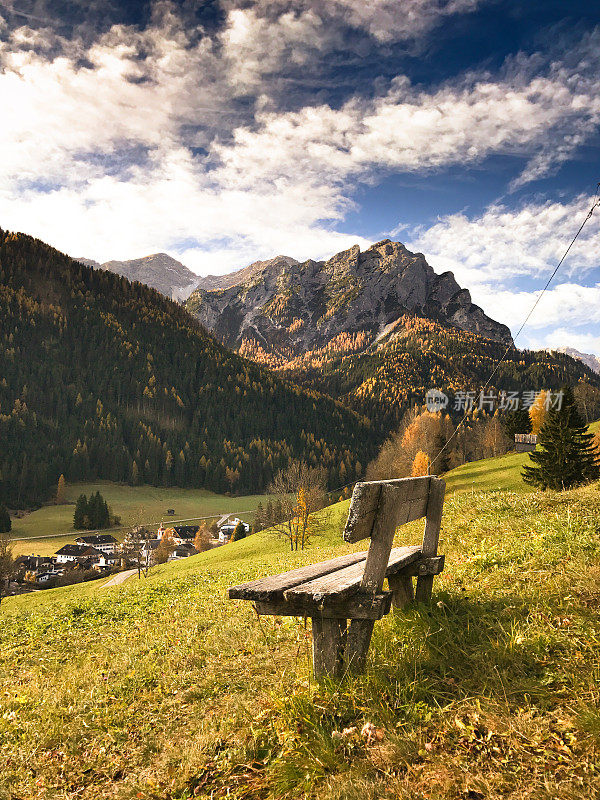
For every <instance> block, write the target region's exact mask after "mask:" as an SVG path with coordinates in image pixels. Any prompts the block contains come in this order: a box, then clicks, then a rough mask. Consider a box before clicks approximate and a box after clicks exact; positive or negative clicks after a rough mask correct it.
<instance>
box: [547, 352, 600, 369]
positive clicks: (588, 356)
mask: <svg viewBox="0 0 600 800" xmlns="http://www.w3.org/2000/svg"><path fill="white" fill-rule="evenodd" d="M549 352H553V353H565V354H566V355H568V356H571V358H576V359H577V360H578V361H582V362H583V363H584V364H585V365H586V367H589V368H590V369H591V370H593V371H594V372H597V373H599V374H600V358H598V356H595V355H593V353H580V352H579V350H576V349H575V348H574V347H559V348H557V349H554V348H552V349H550V350H549Z"/></svg>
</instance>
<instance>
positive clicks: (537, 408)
mask: <svg viewBox="0 0 600 800" xmlns="http://www.w3.org/2000/svg"><path fill="white" fill-rule="evenodd" d="M549 399H550V398H549V396H548V392H546V391H545V390H544V389H542V391H541V392H540V393H539V394H538V395H537V397H536V398H535V400H534V402H533V405H532V406H531V408H530V409H529V416H530V418H531V432H532V433H534V434H538V433H539V432H540V430H541V428H542V425H543V424H544V420H545V419H546V414H547V413H548V405H549Z"/></svg>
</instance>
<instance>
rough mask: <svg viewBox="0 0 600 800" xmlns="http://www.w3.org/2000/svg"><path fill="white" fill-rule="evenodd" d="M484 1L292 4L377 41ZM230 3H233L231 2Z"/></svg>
mask: <svg viewBox="0 0 600 800" xmlns="http://www.w3.org/2000/svg"><path fill="white" fill-rule="evenodd" d="M486 1H487V0H402V2H399V0H299V2H295V3H294V6H295V7H298V6H302V7H304V8H310V9H312V10H314V11H316V12H317V13H318V14H320V15H322V16H323V17H325V18H328V19H330V20H336V19H337V20H338V23H339V22H344V23H346V24H348V25H350V26H351V27H354V28H359V29H362V30H364V31H366V32H367V33H369V34H370V35H371V36H373V37H374V38H375V39H377V40H379V41H380V42H385V43H389V42H393V41H403V40H412V39H416V38H418V37H422V36H424V35H425V34H427V33H429V32H430V31H431V30H433V29H434V28H435V27H437V26H438V25H440V24H442V23H443V21H444V20H445V19H447V18H448V17H450V16H453V15H455V14H465V13H468V12H470V11H475V9H476V8H477V7H478V6H481V5H483V4H484V3H485V2H486ZM232 5H236V4H235V3H232ZM256 5H257V6H259V7H260V8H261V10H263V11H266V12H268V11H272V10H274V9H281V8H287V7H289V6H290V2H289V0H259V2H258V3H257V4H256Z"/></svg>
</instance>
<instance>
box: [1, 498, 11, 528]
mask: <svg viewBox="0 0 600 800" xmlns="http://www.w3.org/2000/svg"><path fill="white" fill-rule="evenodd" d="M11 528H12V521H11V519H10V514H9V513H8V509H7V508H6V506H5V505H4V503H0V533H9V531H10V529H11Z"/></svg>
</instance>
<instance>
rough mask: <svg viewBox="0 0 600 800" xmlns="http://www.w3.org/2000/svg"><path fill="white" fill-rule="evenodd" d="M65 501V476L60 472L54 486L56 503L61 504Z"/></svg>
mask: <svg viewBox="0 0 600 800" xmlns="http://www.w3.org/2000/svg"><path fill="white" fill-rule="evenodd" d="M66 502H67V484H66V481H65V476H64V475H62V474H61V476H60V478H59V479H58V485H57V487H56V505H57V506H61V505H63V504H64V503H66Z"/></svg>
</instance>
